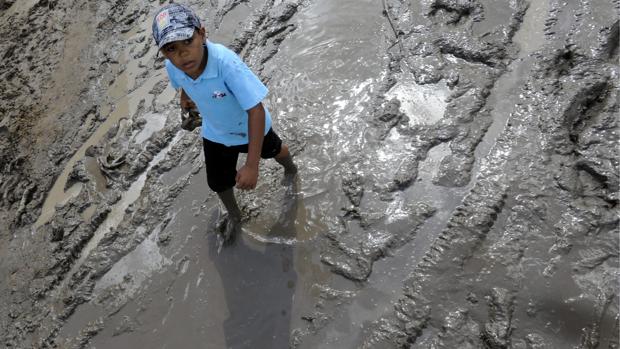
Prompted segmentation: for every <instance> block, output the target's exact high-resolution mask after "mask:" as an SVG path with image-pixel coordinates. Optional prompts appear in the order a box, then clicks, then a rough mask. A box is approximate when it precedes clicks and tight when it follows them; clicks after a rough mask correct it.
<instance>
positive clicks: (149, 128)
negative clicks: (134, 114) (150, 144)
mask: <svg viewBox="0 0 620 349" xmlns="http://www.w3.org/2000/svg"><path fill="white" fill-rule="evenodd" d="M142 117H143V118H144V120H146V124H145V125H144V128H143V129H142V130H140V131H139V132H138V133H137V134H136V135H135V136H134V137H133V141H134V143H136V144H140V143H143V142H144V141H146V140H147V139H149V138H150V137H151V136H152V135H153V133H155V132H157V131H160V130H161V129H163V128H164V125H165V124H166V116H165V115H164V114H161V113H147V114H145V115H144V116H142ZM179 117H180V116H179Z"/></svg>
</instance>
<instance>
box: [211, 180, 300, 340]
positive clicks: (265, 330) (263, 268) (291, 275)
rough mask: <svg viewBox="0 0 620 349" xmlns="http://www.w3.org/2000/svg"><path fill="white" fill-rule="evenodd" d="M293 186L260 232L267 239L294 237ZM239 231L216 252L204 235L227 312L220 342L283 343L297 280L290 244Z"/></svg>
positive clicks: (288, 239) (295, 199)
mask: <svg viewBox="0 0 620 349" xmlns="http://www.w3.org/2000/svg"><path fill="white" fill-rule="evenodd" d="M296 187H297V186H296V185H295V184H293V185H292V186H291V187H290V188H288V190H287V194H286V195H285V198H284V200H283V206H282V212H281V214H280V217H279V218H278V220H277V222H276V224H274V226H273V227H272V228H271V229H270V230H269V232H268V233H266V234H265V235H267V236H268V240H269V241H274V242H287V241H295V240H296V235H297V234H296V228H295V220H296V212H297V206H298V203H299V198H298V196H297V190H296ZM243 235H244V236H242V237H238V238H237V240H236V242H235V243H234V244H233V245H232V246H229V247H226V248H223V249H222V250H221V251H220V252H219V253H218V251H217V247H218V244H217V241H216V237H215V235H213V234H212V235H211V236H210V237H209V256H210V258H211V261H212V262H213V264H214V265H215V268H216V270H217V272H218V274H219V277H220V279H221V280H222V284H223V288H224V299H225V300H226V305H227V309H228V314H229V316H228V318H227V319H226V320H225V321H224V323H223V328H224V337H225V342H226V347H227V348H288V346H289V334H290V332H291V329H290V324H291V314H292V305H293V294H294V293H295V286H296V284H297V272H296V271H295V268H294V267H293V260H294V259H293V258H294V257H293V256H294V249H295V244H288V243H260V242H257V241H255V240H253V239H252V238H247V234H245V233H244V234H243ZM207 298H210V297H209V295H207ZM214 306H218V305H214ZM208 308H209V307H208Z"/></svg>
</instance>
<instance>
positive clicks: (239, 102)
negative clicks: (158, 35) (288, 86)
mask: <svg viewBox="0 0 620 349" xmlns="http://www.w3.org/2000/svg"><path fill="white" fill-rule="evenodd" d="M206 46H207V50H208V61H207V66H206V67H205V70H204V71H203V72H202V74H201V75H200V76H199V77H198V78H197V79H196V80H194V79H192V78H191V77H189V76H187V74H185V73H184V72H183V71H182V70H180V69H178V68H177V67H175V66H174V64H172V62H170V61H169V60H166V70H167V71H168V77H169V78H170V84H171V85H172V87H173V88H174V89H175V90H178V89H179V88H183V90H184V91H185V93H187V95H188V96H189V97H190V98H191V99H192V101H194V103H196V106H198V111H200V115H201V116H202V136H203V137H204V138H206V139H208V140H210V141H212V142H217V143H221V144H224V145H226V146H233V145H241V144H248V142H249V139H248V113H247V110H248V109H251V108H252V107H254V106H256V105H257V104H258V103H259V102H261V101H262V100H263V99H264V98H265V97H266V96H267V93H268V92H269V90H268V89H267V87H266V86H265V85H264V84H263V83H262V82H261V81H260V80H259V79H258V77H257V76H256V75H255V74H254V73H253V72H252V71H251V70H250V68H248V66H247V65H246V64H245V63H244V62H243V61H242V60H241V58H239V56H238V55H237V54H236V53H234V52H233V51H231V50H229V49H228V48H226V47H225V46H223V45H220V44H216V43H212V42H210V41H207V45H206ZM270 128H271V115H270V114H269V111H268V110H267V108H266V107H265V132H264V133H265V134H267V132H268V131H269V129H270Z"/></svg>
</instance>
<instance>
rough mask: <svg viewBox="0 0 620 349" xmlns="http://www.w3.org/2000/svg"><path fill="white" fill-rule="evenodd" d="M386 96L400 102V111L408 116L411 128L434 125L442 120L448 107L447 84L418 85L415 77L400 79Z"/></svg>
mask: <svg viewBox="0 0 620 349" xmlns="http://www.w3.org/2000/svg"><path fill="white" fill-rule="evenodd" d="M385 96H386V99H387V100H390V99H392V98H396V99H397V100H398V101H400V111H401V112H403V113H404V114H405V115H407V117H408V118H409V125H410V126H416V125H432V124H434V123H435V122H437V121H439V120H441V118H442V117H443V114H444V112H445V111H446V107H447V105H448V103H446V97H447V96H448V87H447V86H446V85H445V83H440V84H437V85H418V84H416V83H415V80H414V79H413V76H409V77H399V78H398V82H397V83H396V85H394V87H392V89H391V90H390V91H388V93H386V95H385Z"/></svg>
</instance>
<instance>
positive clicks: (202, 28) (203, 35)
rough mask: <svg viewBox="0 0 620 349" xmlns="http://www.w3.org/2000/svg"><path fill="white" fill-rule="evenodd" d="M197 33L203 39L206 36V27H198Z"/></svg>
mask: <svg viewBox="0 0 620 349" xmlns="http://www.w3.org/2000/svg"><path fill="white" fill-rule="evenodd" d="M197 32H198V35H201V36H202V37H204V38H205V39H206V38H207V29H205V27H200V28H199V29H198V30H197Z"/></svg>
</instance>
